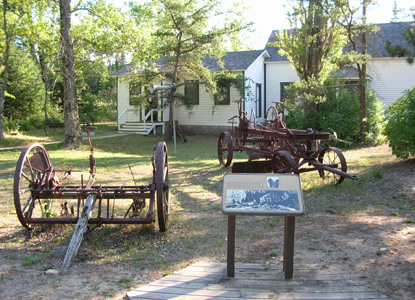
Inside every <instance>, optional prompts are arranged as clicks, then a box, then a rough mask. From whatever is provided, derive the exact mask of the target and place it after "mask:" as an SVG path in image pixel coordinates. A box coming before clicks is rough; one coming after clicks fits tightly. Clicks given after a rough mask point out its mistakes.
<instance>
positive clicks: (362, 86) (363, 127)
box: [359, 0, 367, 143]
mask: <svg viewBox="0 0 415 300" xmlns="http://www.w3.org/2000/svg"><path fill="white" fill-rule="evenodd" d="M366 6H367V3H366V0H363V25H366ZM362 54H363V55H365V54H367V32H366V30H364V31H363V32H362ZM359 81H360V82H359V87H360V139H361V142H362V143H365V142H366V130H367V128H366V123H367V121H366V90H367V87H366V85H367V83H366V62H363V64H362V68H361V69H360V70H359Z"/></svg>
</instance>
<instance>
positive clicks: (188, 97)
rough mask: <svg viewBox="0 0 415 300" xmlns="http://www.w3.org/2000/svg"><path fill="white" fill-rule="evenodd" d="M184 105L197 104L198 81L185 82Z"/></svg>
mask: <svg viewBox="0 0 415 300" xmlns="http://www.w3.org/2000/svg"><path fill="white" fill-rule="evenodd" d="M184 95H185V99H184V101H185V103H186V104H192V105H198V104H199V81H197V80H187V81H186V82H185V86H184Z"/></svg>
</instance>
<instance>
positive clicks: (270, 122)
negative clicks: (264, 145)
mask: <svg viewBox="0 0 415 300" xmlns="http://www.w3.org/2000/svg"><path fill="white" fill-rule="evenodd" d="M277 114H278V113H277V109H276V108H275V107H274V106H270V107H269V108H268V110H267V113H266V115H265V126H267V127H269V128H274V127H275V119H276V118H277Z"/></svg>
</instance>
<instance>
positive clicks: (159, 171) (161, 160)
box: [155, 142, 169, 232]
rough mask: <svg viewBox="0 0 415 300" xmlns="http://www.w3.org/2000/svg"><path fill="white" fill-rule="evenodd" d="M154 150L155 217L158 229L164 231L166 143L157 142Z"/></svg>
mask: <svg viewBox="0 0 415 300" xmlns="http://www.w3.org/2000/svg"><path fill="white" fill-rule="evenodd" d="M156 151H157V152H156V157H155V159H156V163H155V166H156V174H155V176H156V195H157V196H156V197H157V217H158V223H159V228H160V231H161V232H165V231H167V227H168V224H169V161H168V156H167V145H166V143H165V142H159V143H158V145H157V150H156Z"/></svg>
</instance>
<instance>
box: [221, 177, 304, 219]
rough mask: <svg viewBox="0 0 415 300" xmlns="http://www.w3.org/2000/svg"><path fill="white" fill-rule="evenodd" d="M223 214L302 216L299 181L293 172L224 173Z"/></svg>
mask: <svg viewBox="0 0 415 300" xmlns="http://www.w3.org/2000/svg"><path fill="white" fill-rule="evenodd" d="M222 212H223V213H224V214H253V215H302V214H304V200H303V192H302V189H301V181H300V177H299V176H298V175H294V174H264V173H260V174H246V173H242V174H237V173H231V174H226V175H225V176H224V180H223V195H222Z"/></svg>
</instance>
